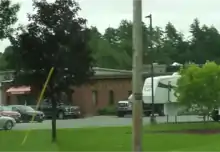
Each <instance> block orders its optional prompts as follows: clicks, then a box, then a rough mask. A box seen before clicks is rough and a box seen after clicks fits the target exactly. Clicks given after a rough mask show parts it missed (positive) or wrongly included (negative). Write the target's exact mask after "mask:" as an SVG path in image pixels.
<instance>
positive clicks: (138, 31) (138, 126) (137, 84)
mask: <svg viewBox="0 0 220 152" xmlns="http://www.w3.org/2000/svg"><path fill="white" fill-rule="evenodd" d="M132 36H133V37H132V38H133V67H132V70H133V76H132V92H133V109H132V120H133V131H132V133H133V151H134V152H140V151H142V115H143V108H142V106H143V105H142V102H143V101H142V86H143V85H142V83H143V81H142V65H143V62H142V58H143V34H142V0H133V35H132Z"/></svg>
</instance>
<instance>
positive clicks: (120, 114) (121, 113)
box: [117, 112, 125, 117]
mask: <svg viewBox="0 0 220 152" xmlns="http://www.w3.org/2000/svg"><path fill="white" fill-rule="evenodd" d="M117 116H118V117H124V116H125V114H124V112H118V114H117Z"/></svg>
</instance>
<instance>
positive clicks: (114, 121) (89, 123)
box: [14, 116, 202, 130]
mask: <svg viewBox="0 0 220 152" xmlns="http://www.w3.org/2000/svg"><path fill="white" fill-rule="evenodd" d="M177 121H178V122H193V121H202V119H201V118H199V117H198V116H178V118H177ZM157 122H158V123H163V122H167V117H157ZM169 122H175V118H174V117H169ZM143 123H144V124H145V125H146V124H149V123H150V119H149V117H144V118H143ZM131 124H132V119H131V117H125V118H118V117H116V116H95V117H89V118H83V119H69V120H57V128H83V127H103V126H129V125H131ZM29 128H32V129H50V128H51V120H45V121H44V122H42V123H20V124H17V125H16V126H15V128H14V130H26V129H29Z"/></svg>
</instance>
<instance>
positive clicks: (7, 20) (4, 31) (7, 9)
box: [0, 0, 20, 39]
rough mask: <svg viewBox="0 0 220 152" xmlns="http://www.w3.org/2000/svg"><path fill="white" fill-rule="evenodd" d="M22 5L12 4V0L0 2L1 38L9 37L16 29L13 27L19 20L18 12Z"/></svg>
mask: <svg viewBox="0 0 220 152" xmlns="http://www.w3.org/2000/svg"><path fill="white" fill-rule="evenodd" d="M19 8H20V6H19V5H18V4H13V5H12V4H11V1H10V0H1V2H0V10H1V11H0V39H4V38H7V37H8V36H9V35H10V34H11V33H12V32H13V31H14V29H13V28H12V27H11V26H12V25H13V24H14V23H16V21H17V12H18V11H19Z"/></svg>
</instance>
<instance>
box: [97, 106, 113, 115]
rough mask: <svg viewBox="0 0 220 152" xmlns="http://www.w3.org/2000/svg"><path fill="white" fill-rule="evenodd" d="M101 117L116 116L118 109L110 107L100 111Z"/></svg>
mask: <svg viewBox="0 0 220 152" xmlns="http://www.w3.org/2000/svg"><path fill="white" fill-rule="evenodd" d="M98 114H99V115H116V107H115V106H108V107H105V108H102V109H99V110H98Z"/></svg>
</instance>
